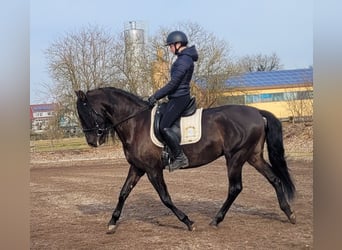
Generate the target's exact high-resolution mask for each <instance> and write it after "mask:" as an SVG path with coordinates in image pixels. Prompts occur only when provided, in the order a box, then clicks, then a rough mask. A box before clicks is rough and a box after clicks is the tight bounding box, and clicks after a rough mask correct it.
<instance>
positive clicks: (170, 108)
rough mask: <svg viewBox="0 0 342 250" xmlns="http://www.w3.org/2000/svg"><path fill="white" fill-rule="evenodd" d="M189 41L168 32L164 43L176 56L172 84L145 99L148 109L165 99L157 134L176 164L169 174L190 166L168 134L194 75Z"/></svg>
mask: <svg viewBox="0 0 342 250" xmlns="http://www.w3.org/2000/svg"><path fill="white" fill-rule="evenodd" d="M187 44H188V38H187V36H186V35H185V34H184V33H183V32H182V31H173V32H171V33H170V34H169V35H168V36H167V39H166V44H165V46H169V48H170V51H171V52H172V53H173V54H175V55H177V59H176V60H175V62H174V63H173V64H172V66H171V70H170V75H171V80H170V81H169V82H168V83H167V84H166V85H165V86H163V87H162V88H160V89H159V90H157V91H156V92H155V93H154V94H153V95H151V96H150V97H149V98H148V102H149V104H150V106H154V104H155V103H156V102H157V100H159V99H161V98H163V97H165V96H167V97H168V100H169V101H168V103H167V107H166V111H165V113H164V114H163V117H162V120H161V121H160V132H161V134H162V137H163V139H164V142H165V143H166V144H167V146H168V147H169V148H170V150H171V153H172V154H173V156H174V158H175V160H174V161H173V162H172V163H171V164H170V171H173V170H175V169H178V168H184V167H187V166H189V161H188V158H187V157H186V155H185V154H184V152H183V150H182V148H181V146H180V145H179V143H180V142H179V139H178V137H177V135H176V134H175V133H174V132H173V131H172V130H171V126H172V124H173V123H174V122H175V121H176V120H177V119H178V118H179V117H180V116H181V114H182V112H183V111H184V109H185V108H186V106H187V105H188V103H189V101H190V81H191V78H192V74H193V72H194V62H196V61H197V60H198V54H197V50H196V48H195V46H194V45H193V46H191V47H188V46H187Z"/></svg>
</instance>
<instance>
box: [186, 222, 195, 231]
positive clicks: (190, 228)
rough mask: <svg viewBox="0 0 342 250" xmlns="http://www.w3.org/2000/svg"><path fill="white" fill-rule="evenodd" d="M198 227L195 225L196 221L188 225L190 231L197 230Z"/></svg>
mask: <svg viewBox="0 0 342 250" xmlns="http://www.w3.org/2000/svg"><path fill="white" fill-rule="evenodd" d="M195 229H196V227H195V225H194V223H192V224H191V225H189V226H188V230H189V231H195Z"/></svg>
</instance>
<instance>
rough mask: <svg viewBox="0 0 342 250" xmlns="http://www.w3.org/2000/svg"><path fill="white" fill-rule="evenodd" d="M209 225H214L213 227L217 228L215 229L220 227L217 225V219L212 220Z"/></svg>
mask: <svg viewBox="0 0 342 250" xmlns="http://www.w3.org/2000/svg"><path fill="white" fill-rule="evenodd" d="M209 225H210V226H212V227H213V228H215V229H218V226H217V222H216V221H212V222H210V223H209Z"/></svg>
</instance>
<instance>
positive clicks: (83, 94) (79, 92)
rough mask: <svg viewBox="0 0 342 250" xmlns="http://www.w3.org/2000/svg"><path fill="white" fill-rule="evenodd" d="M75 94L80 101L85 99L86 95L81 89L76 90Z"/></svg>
mask: <svg viewBox="0 0 342 250" xmlns="http://www.w3.org/2000/svg"><path fill="white" fill-rule="evenodd" d="M75 94H76V96H77V97H78V99H80V100H81V101H82V102H85V101H86V100H87V96H86V95H85V93H84V92H83V91H82V90H76V91H75Z"/></svg>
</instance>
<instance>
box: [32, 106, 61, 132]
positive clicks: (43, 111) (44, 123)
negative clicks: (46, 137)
mask: <svg viewBox="0 0 342 250" xmlns="http://www.w3.org/2000/svg"><path fill="white" fill-rule="evenodd" d="M57 107H58V106H57V104H55V103H49V104H33V105H30V121H31V130H32V132H34V133H43V132H44V130H46V129H47V128H48V126H49V122H50V121H51V119H52V118H53V117H54V115H55V112H56V111H57Z"/></svg>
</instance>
